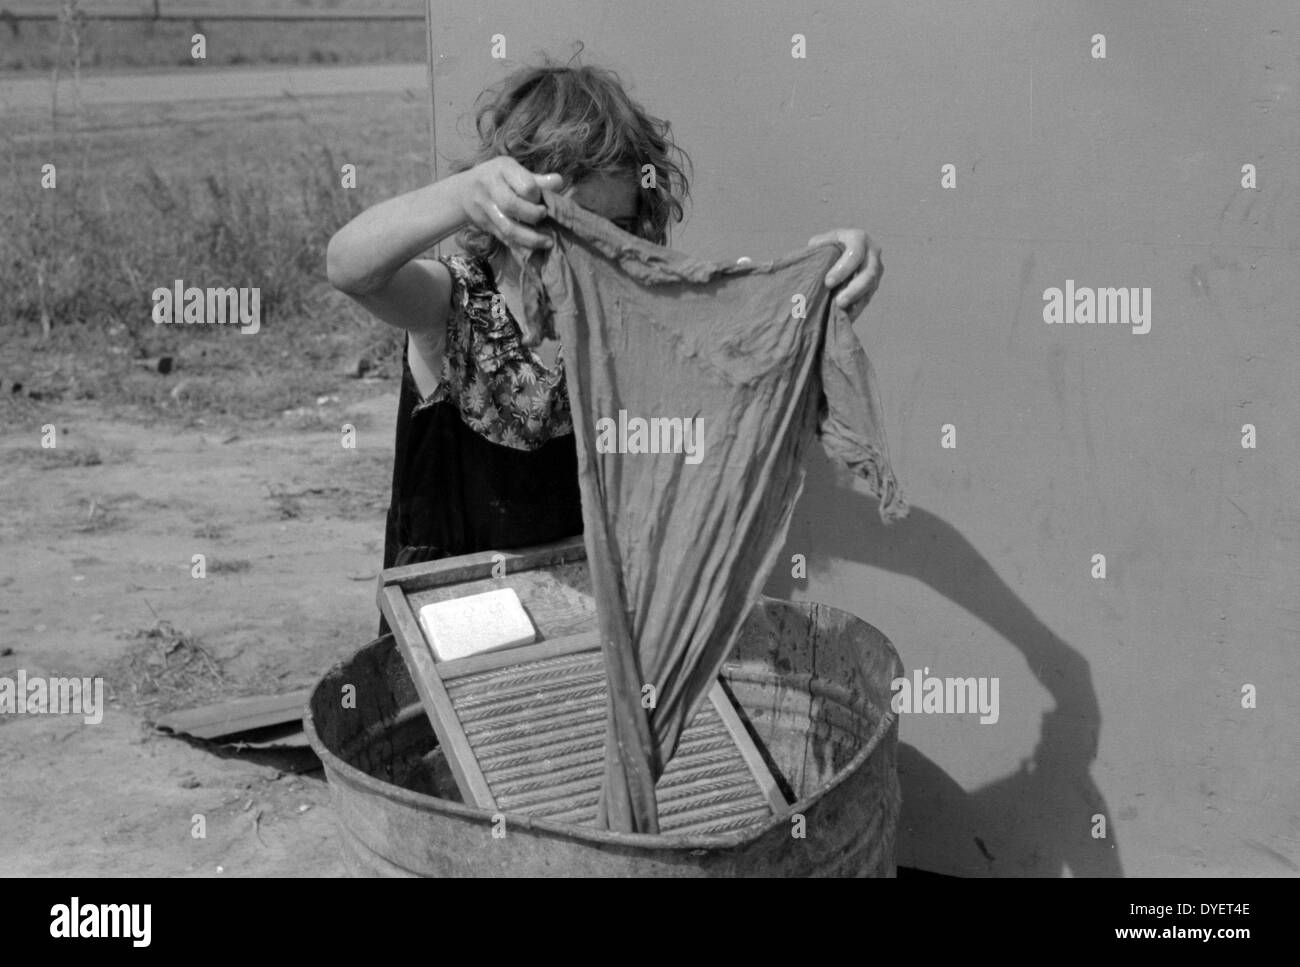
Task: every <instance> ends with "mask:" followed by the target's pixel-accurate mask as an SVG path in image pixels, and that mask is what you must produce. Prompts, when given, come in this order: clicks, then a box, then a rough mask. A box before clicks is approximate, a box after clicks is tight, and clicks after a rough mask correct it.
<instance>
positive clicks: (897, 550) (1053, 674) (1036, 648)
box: [764, 449, 1123, 876]
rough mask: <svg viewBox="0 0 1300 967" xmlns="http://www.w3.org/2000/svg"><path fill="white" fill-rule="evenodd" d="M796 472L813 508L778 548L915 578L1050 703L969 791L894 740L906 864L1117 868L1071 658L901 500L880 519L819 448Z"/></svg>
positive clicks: (982, 872) (929, 518)
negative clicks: (1014, 663) (980, 629)
mask: <svg viewBox="0 0 1300 967" xmlns="http://www.w3.org/2000/svg"><path fill="white" fill-rule="evenodd" d="M807 471H808V476H807V479H806V482H805V484H804V492H803V497H802V498H801V501H800V503H801V506H802V507H805V508H813V507H815V508H818V511H817V514H816V519H815V520H811V521H806V520H801V519H799V518H796V520H795V521H794V523H793V524H792V525H791V528H790V537H789V540H788V544H789V545H791V546H794V545H797V546H798V547H800V548H809V549H814V550H815V554H810V555H809V558H808V566H809V571H810V572H812V571H814V570H816V569H824V568H827V567H829V566H830V564H831V562H832V561H834V560H841V561H852V562H854V563H858V564H869V565H871V566H872V567H878V568H882V569H884V570H886V571H893V572H895V573H897V574H905V575H907V576H909V577H913V578H916V579H917V580H919V581H922V582H924V583H925V584H926V585H928V586H929V587H930V588H932V589H934V590H935V591H937V592H938V593H939V594H942V595H943V596H944V597H946V598H948V599H949V600H950V601H953V602H954V603H956V604H959V605H961V606H962V607H963V608H965V609H966V610H967V611H968V612H969V613H970V614H972V615H974V616H975V617H977V618H979V619H980V620H981V621H983V622H984V623H985V624H986V625H988V626H989V627H990V628H992V629H993V630H994V631H996V632H998V634H1000V635H1002V636H1003V637H1004V638H1006V640H1007V641H1008V642H1010V643H1011V644H1012V645H1014V646H1015V647H1016V648H1017V649H1019V651H1020V653H1021V654H1022V655H1024V658H1025V661H1026V663H1027V664H1028V666H1029V668H1030V669H1032V670H1033V672H1034V674H1035V676H1036V677H1037V678H1038V680H1039V682H1041V683H1042V685H1043V687H1044V688H1046V689H1047V691H1048V692H1049V693H1050V694H1051V695H1052V698H1053V699H1055V701H1056V707H1055V708H1054V709H1053V710H1051V711H1050V712H1048V713H1046V714H1045V715H1044V716H1043V721H1042V725H1041V728H1040V733H1039V738H1038V744H1037V745H1036V747H1035V748H1034V750H1033V754H1032V755H1031V756H1030V757H1029V758H1028V759H1025V760H1024V761H1023V762H1022V764H1021V767H1020V769H1019V770H1017V771H1016V772H1015V773H1012V774H1011V775H1008V776H1006V777H1004V778H1002V779H999V780H997V781H996V782H993V783H990V784H988V785H986V786H983V787H982V788H980V789H977V790H975V791H974V792H970V793H967V792H966V791H965V790H963V789H962V788H961V786H959V785H958V784H957V782H956V781H954V780H953V778H952V777H951V776H949V775H948V774H947V773H945V772H944V771H943V770H942V769H941V768H939V766H938V765H936V764H935V763H934V762H932V761H931V760H930V759H928V758H926V757H925V756H924V755H922V754H921V753H920V752H919V751H918V750H916V749H915V748H913V747H912V746H909V745H907V744H905V743H900V744H899V753H898V771H899V779H900V781H901V783H902V788H903V810H902V815H901V817H900V820H899V822H900V834H902V833H904V832H905V833H906V835H907V836H909V837H910V838H911V839H912V841H914V842H916V843H918V844H921V846H920V847H919V848H918V849H917V850H916V853H917V855H916V857H915V858H914V859H913V860H910V861H909V865H916V866H919V867H921V868H929V867H931V866H932V865H933V861H929V860H928V859H927V858H928V857H932V856H943V857H944V868H943V869H942V870H940V871H939V872H945V873H958V874H960V875H964V876H1060V875H1061V874H1062V873H1063V872H1064V871H1065V870H1066V869H1067V868H1068V869H1069V871H1070V873H1071V874H1072V875H1074V876H1122V875H1123V870H1122V868H1121V866H1120V859H1119V847H1118V844H1117V843H1116V841H1115V838H1114V837H1115V824H1114V822H1113V821H1112V816H1111V815H1110V811H1109V810H1108V809H1107V807H1106V803H1105V800H1104V799H1103V798H1102V795H1101V791H1100V790H1099V789H1098V788H1097V786H1096V783H1094V782H1093V779H1092V776H1091V774H1090V767H1091V764H1092V762H1093V760H1094V759H1095V758H1096V756H1097V738H1098V736H1099V735H1100V733H1101V712H1100V709H1099V707H1098V704H1097V696H1096V693H1095V691H1094V689H1093V683H1092V674H1091V672H1090V670H1089V668H1088V663H1087V662H1086V661H1085V660H1084V658H1083V656H1082V655H1080V654H1079V653H1078V652H1077V651H1075V650H1074V649H1073V648H1071V647H1070V646H1069V645H1068V644H1067V643H1066V642H1065V641H1063V640H1062V639H1061V638H1059V637H1058V636H1057V635H1056V634H1054V633H1053V632H1052V630H1051V629H1050V628H1048V627H1047V626H1046V625H1044V624H1043V623H1042V621H1040V620H1039V619H1038V617H1037V616H1036V615H1035V614H1034V613H1033V612H1032V611H1031V610H1030V609H1029V608H1028V607H1027V606H1026V605H1025V603H1024V602H1023V601H1021V600H1020V598H1019V597H1017V596H1016V593H1015V592H1014V591H1012V590H1011V588H1009V587H1008V586H1007V585H1006V583H1005V582H1004V581H1003V580H1002V579H1001V578H1000V577H998V575H997V574H996V573H995V572H994V570H993V568H992V567H990V566H989V563H988V561H986V560H985V559H984V558H983V557H982V556H981V555H980V553H979V552H978V551H977V550H976V549H975V548H974V547H973V546H971V544H970V542H969V541H967V540H966V538H964V537H963V536H962V535H961V534H960V533H958V532H957V530H956V529H954V528H953V527H952V526H951V525H950V524H948V523H946V522H945V521H943V520H941V519H940V518H938V517H936V516H935V515H934V514H931V513H929V512H928V511H926V510H924V509H922V508H920V507H916V506H913V507H912V512H911V515H910V516H909V517H908V518H907V519H906V520H903V521H900V522H898V523H897V524H895V525H892V526H890V527H885V526H884V525H883V524H881V523H880V518H879V515H878V514H877V512H876V501H875V500H874V498H872V497H870V496H868V495H867V494H864V493H859V492H857V491H854V490H851V489H849V488H847V487H845V486H843V485H842V484H841V483H840V482H839V481H838V480H837V479H836V471H835V469H834V467H833V466H832V465H831V463H830V462H829V460H827V459H826V457H825V456H824V455H823V454H822V453H821V452H820V451H819V450H816V449H813V450H811V451H810V456H809V459H808V461H807ZM796 590H797V589H796V587H795V580H794V579H793V578H791V577H789V571H788V569H786V568H779V569H777V570H776V571H774V572H773V575H772V578H771V579H770V580H769V582H768V584H767V586H766V588H765V589H764V592H765V593H766V594H770V595H772V596H774V597H779V598H790V597H792V596H793V594H794V592H795V591H796ZM864 617H865V618H866V620H868V621H869V620H870V615H866V616H864ZM909 673H910V668H909ZM1097 814H1101V815H1103V816H1105V817H1106V827H1105V828H1106V838H1105V839H1094V838H1093V836H1092V829H1093V822H1092V819H1091V817H1093V816H1094V815H1097Z"/></svg>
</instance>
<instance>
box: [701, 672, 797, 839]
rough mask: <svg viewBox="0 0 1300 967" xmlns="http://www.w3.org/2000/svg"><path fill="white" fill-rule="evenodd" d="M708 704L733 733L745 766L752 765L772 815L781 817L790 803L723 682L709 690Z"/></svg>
mask: <svg viewBox="0 0 1300 967" xmlns="http://www.w3.org/2000/svg"><path fill="white" fill-rule="evenodd" d="M709 701H710V702H712V703H713V708H714V709H715V710H716V711H717V713H718V716H719V717H720V718H721V719H722V724H723V725H725V726H726V727H727V731H728V732H730V733H731V738H732V739H733V740H734V741H735V743H736V748H738V749H739V750H740V755H741V757H742V758H744V760H745V765H747V766H749V771H750V772H751V773H752V774H753V776H754V781H755V782H757V783H758V788H759V790H760V791H761V792H762V793H763V798H764V799H766V800H767V804H768V805H769V806H771V807H772V812H773V814H775V815H780V814H781V813H782V812H783V811H784V810H786V809H788V808H789V806H790V804H789V803H788V802H787V801H786V798H785V795H784V794H783V793H782V792H781V787H780V786H778V785H777V783H776V778H775V777H774V776H773V775H772V772H771V770H770V769H768V767H767V763H766V762H765V761H764V760H763V754H762V753H761V752H759V751H758V746H756V745H754V740H753V739H751V738H750V737H749V731H748V730H747V729H746V728H745V723H744V722H742V721H741V720H740V716H739V715H737V714H736V709H735V706H733V705H732V704H731V697H730V696H729V695H728V694H727V690H726V689H725V688H723V687H722V683H721V682H714V683H713V687H712V688H711V689H709Z"/></svg>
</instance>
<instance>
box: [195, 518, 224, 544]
mask: <svg viewBox="0 0 1300 967" xmlns="http://www.w3.org/2000/svg"><path fill="white" fill-rule="evenodd" d="M229 534H230V527H229V526H227V525H226V524H217V523H213V522H212V521H208V522H206V523H203V524H200V525H199V526H198V527H196V528H194V536H195V537H197V538H200V539H201V540H205V541H220V540H225V538H226V537H227V536H229Z"/></svg>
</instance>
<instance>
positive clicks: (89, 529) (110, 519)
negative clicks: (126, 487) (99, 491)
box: [72, 498, 126, 534]
mask: <svg viewBox="0 0 1300 967" xmlns="http://www.w3.org/2000/svg"><path fill="white" fill-rule="evenodd" d="M78 506H79V507H84V508H85V516H78V517H77V518H74V520H73V521H72V530H73V531H75V532H76V533H78V534H102V533H104V532H105V531H111V530H116V529H117V528H118V527H120V526H122V524H124V523H126V519H125V517H123V515H122V514H120V513H118V511H117V510H116V509H115V508H114V507H113V505H112V504H110V503H105V502H103V501H100V500H96V499H93V498H92V499H91V500H83V501H78Z"/></svg>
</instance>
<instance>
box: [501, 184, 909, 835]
mask: <svg viewBox="0 0 1300 967" xmlns="http://www.w3.org/2000/svg"><path fill="white" fill-rule="evenodd" d="M543 203H544V204H545V206H546V208H547V209H548V213H549V218H548V219H547V220H546V221H544V222H542V223H541V226H542V230H543V231H546V232H547V233H548V234H550V235H551V236H552V237H553V238H554V240H555V245H554V247H553V248H551V249H549V250H541V251H538V252H536V253H535V254H534V255H533V256H532V257H531V258H530V260H529V262H528V264H527V266H526V267H525V271H524V283H523V288H524V304H525V309H526V312H527V314H528V316H529V327H530V328H531V329H533V330H535V331H542V332H550V331H552V330H553V331H554V332H555V333H557V334H558V337H559V339H560V342H561V343H562V344H563V345H564V347H565V376H566V379H567V381H568V392H569V397H570V402H571V406H572V415H573V424H574V435H575V437H576V440H577V458H578V474H579V481H580V487H581V493H582V510H583V514H584V519H585V543H586V546H587V555H588V560H589V563H590V568H591V575H592V583H593V590H594V593H595V595H596V601H597V607H598V610H599V622H600V634H601V645H602V649H603V650H604V654H605V661H606V674H607V676H608V678H609V695H610V701H609V708H608V713H607V715H608V718H607V723H608V724H607V728H608V738H607V741H606V746H605V775H604V780H603V783H604V784H603V787H602V795H601V808H600V820H599V823H600V824H601V825H604V826H606V827H607V828H610V829H615V830H619V831H630V832H655V831H657V828H658V823H657V809H656V804H655V798H654V784H655V780H656V779H657V778H658V776H659V775H660V774H661V773H662V771H663V768H664V766H665V764H666V763H667V762H668V760H669V759H670V758H671V756H672V754H673V752H674V750H675V749H676V745H677V742H678V738H679V736H680V735H681V733H682V730H683V728H684V727H685V726H686V724H688V723H689V722H690V720H691V718H692V717H693V715H694V714H695V712H696V710H697V709H698V707H699V705H700V703H701V702H702V701H703V700H704V699H705V697H706V693H707V691H708V689H709V687H710V686H711V683H712V682H713V681H714V680H715V679H716V678H717V675H718V673H719V671H720V668H721V665H722V663H723V661H724V659H725V658H726V656H727V654H728V652H729V651H730V650H731V648H732V646H733V645H734V643H735V641H736V638H737V635H738V634H739V630H740V626H741V623H742V621H743V619H744V617H745V615H746V614H748V612H749V609H750V607H751V606H752V604H753V603H754V601H755V599H756V598H757V597H758V595H759V593H760V591H761V588H762V586H763V584H764V582H765V580H766V578H767V576H768V572H769V571H770V570H771V568H772V566H773V564H774V562H775V559H776V555H777V554H778V553H779V552H780V549H781V547H782V544H783V543H784V541H785V537H786V533H787V531H788V529H789V524H790V516H791V511H792V510H793V508H794V505H795V501H796V500H797V498H798V496H799V493H800V491H801V489H802V487H803V477H804V471H803V457H804V454H805V450H806V447H807V445H808V443H809V441H811V440H812V439H813V438H814V437H816V436H820V438H821V442H822V445H823V447H824V448H825V449H826V451H827V452H828V453H829V454H830V455H831V456H832V457H834V458H836V459H837V460H838V461H839V462H840V463H842V464H844V465H846V466H848V467H849V468H851V469H852V470H854V471H855V472H856V473H858V474H859V475H861V476H862V477H863V478H865V480H866V483H867V486H868V488H869V489H870V490H871V492H872V493H873V494H874V495H875V496H876V497H877V498H878V499H879V513H880V516H881V519H882V520H884V521H885V522H886V523H889V522H891V521H893V520H896V519H898V518H899V517H902V516H904V515H906V513H907V510H908V507H907V503H906V501H905V500H904V498H903V495H902V493H901V492H900V490H899V487H898V484H897V481H896V480H895V477H894V473H893V471H892V469H891V466H890V462H889V457H888V452H887V448H886V441H885V436H884V432H883V429H882V426H881V408H880V403H879V399H878V396H877V390H876V386H875V375H874V372H873V371H872V368H871V364H870V362H869V361H868V359H867V356H866V353H865V352H864V351H863V349H862V345H861V343H860V342H859V341H858V338H857V336H856V335H855V334H854V332H853V329H852V325H851V322H850V320H849V318H848V317H847V316H846V315H845V313H844V312H843V310H842V309H840V308H838V307H836V306H835V305H834V302H833V293H832V292H831V291H829V290H828V289H827V288H826V286H825V284H824V281H823V280H824V279H825V276H826V273H827V271H828V270H829V269H830V267H831V265H832V264H833V263H834V262H835V261H836V259H837V258H838V257H839V255H840V253H841V249H840V247H839V246H834V245H832V246H824V247H823V246H819V247H816V248H809V249H805V250H803V251H801V252H799V253H797V254H794V255H790V256H787V257H785V258H782V259H779V260H776V261H774V262H755V263H749V264H746V265H737V264H735V263H725V264H724V263H711V262H705V261H700V260H698V259H694V258H691V257H689V256H686V255H683V254H681V253H678V252H675V251H672V250H671V249H668V248H664V247H660V246H656V245H652V244H650V243H648V242H645V241H642V240H641V239H638V238H637V237H635V236H633V235H629V234H627V233H626V232H623V231H621V230H620V229H618V228H617V227H615V226H614V225H613V224H611V223H610V222H607V221H605V220H604V219H602V218H599V217H598V216H596V215H594V214H592V213H590V212H587V211H585V210H584V209H582V208H580V207H579V206H578V205H576V204H575V203H573V202H571V201H570V200H568V199H567V198H564V197H562V196H559V195H555V194H553V193H551V192H544V193H543ZM673 420H678V421H681V422H680V423H678V424H677V425H676V426H674V424H673V423H672V422H671V421H673ZM641 421H645V422H644V423H642V422H641ZM652 421H657V422H652ZM678 430H680V432H678ZM620 451H621V452H620ZM655 451H658V452H655ZM646 686H650V688H648V689H647V688H646ZM643 702H644V704H645V705H653V708H652V709H651V710H650V711H648V712H647V710H646V708H645V707H643Z"/></svg>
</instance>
